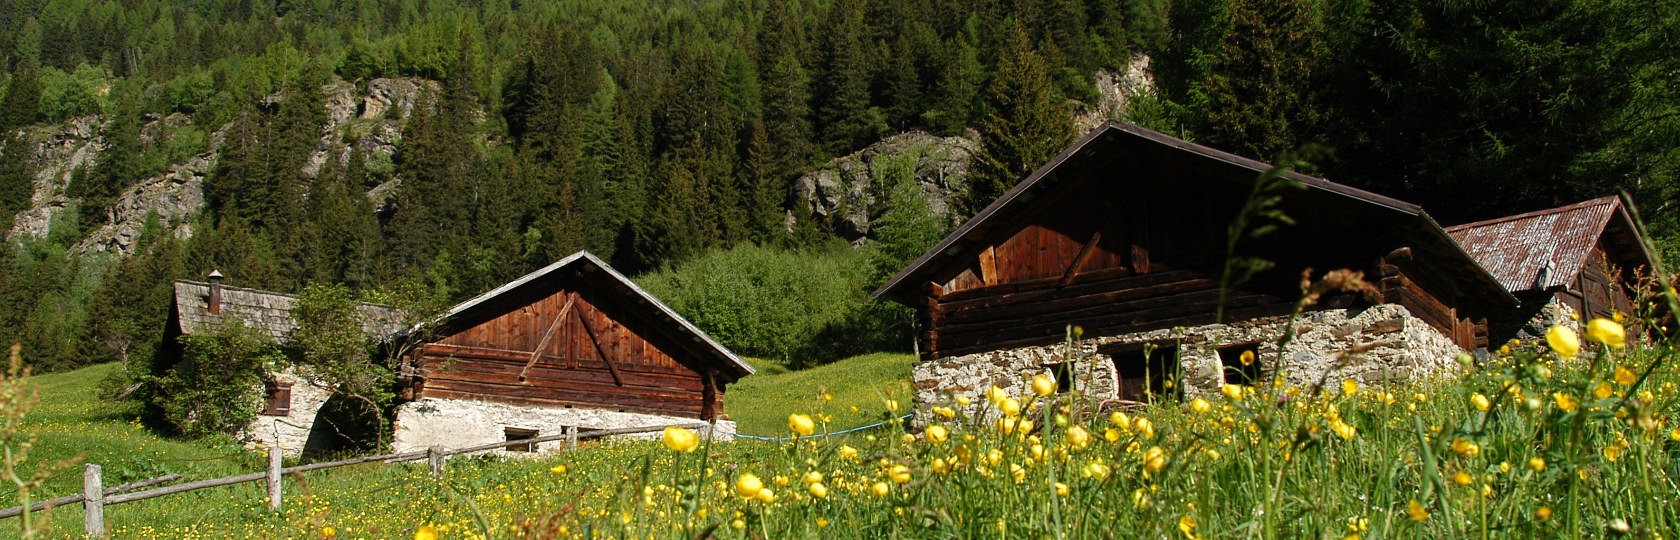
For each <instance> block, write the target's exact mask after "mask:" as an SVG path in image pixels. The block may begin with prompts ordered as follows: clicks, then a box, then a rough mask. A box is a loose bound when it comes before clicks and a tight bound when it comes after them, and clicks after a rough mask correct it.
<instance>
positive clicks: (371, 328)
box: [175, 280, 404, 343]
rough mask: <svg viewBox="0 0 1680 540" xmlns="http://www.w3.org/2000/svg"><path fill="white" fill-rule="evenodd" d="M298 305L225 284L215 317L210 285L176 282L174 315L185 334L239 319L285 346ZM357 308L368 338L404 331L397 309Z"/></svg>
mask: <svg viewBox="0 0 1680 540" xmlns="http://www.w3.org/2000/svg"><path fill="white" fill-rule="evenodd" d="M296 305H297V297H295V296H292V295H288V294H281V293H276V292H269V291H261V290H257V289H246V288H242V287H229V286H227V285H222V306H221V313H220V314H212V313H210V284H209V283H204V282H198V281H185V280H183V281H176V282H175V315H176V317H177V320H179V321H180V325H181V333H182V334H189V335H190V334H196V333H199V332H204V331H209V330H210V329H212V328H214V327H215V326H216V325H218V324H221V322H222V321H223V320H224V319H225V318H227V317H237V318H238V319H239V320H240V321H242V322H243V323H244V324H245V326H246V327H248V328H251V329H253V330H256V331H257V333H259V334H262V335H264V336H267V337H268V338H269V339H272V340H274V342H275V343H286V342H288V341H290V340H291V335H292V331H294V330H296V329H297V321H294V320H292V308H293V307H294V306H296ZM357 309H358V310H359V311H361V315H362V331H363V332H365V333H367V334H368V336H369V337H372V338H374V339H384V338H385V337H386V336H390V335H391V334H394V333H396V332H399V331H401V330H402V329H403V328H404V324H403V316H402V312H401V311H398V310H397V309H396V308H392V307H388V306H381V305H378V304H368V303H363V304H360V305H358V306H357Z"/></svg>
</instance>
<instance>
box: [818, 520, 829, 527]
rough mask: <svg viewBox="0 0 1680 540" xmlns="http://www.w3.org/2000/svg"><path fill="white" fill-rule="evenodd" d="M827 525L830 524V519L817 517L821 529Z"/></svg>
mask: <svg viewBox="0 0 1680 540" xmlns="http://www.w3.org/2000/svg"><path fill="white" fill-rule="evenodd" d="M827 526H828V520H826V519H823V518H817V528H818V529H821V528H823V527H827Z"/></svg>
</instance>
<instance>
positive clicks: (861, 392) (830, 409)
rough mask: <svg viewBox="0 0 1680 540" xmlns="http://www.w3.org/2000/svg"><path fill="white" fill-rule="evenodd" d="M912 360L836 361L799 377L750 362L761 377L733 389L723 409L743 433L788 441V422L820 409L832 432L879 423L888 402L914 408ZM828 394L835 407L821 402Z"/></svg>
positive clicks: (802, 372)
mask: <svg viewBox="0 0 1680 540" xmlns="http://www.w3.org/2000/svg"><path fill="white" fill-rule="evenodd" d="M914 361H915V357H914V356H911V355H907V354H890V353H876V354H867V355H863V356H857V357H852V358H847V359H844V360H839V361H835V362H833V363H829V364H825V365H821V366H817V367H813V368H810V369H805V370H800V371H789V370H788V369H787V368H786V367H784V366H782V365H780V364H776V363H774V362H772V361H768V360H758V359H754V360H752V361H751V363H752V364H753V367H754V368H757V369H758V373H756V374H753V375H748V376H747V377H746V378H744V379H741V380H740V381H737V382H736V383H735V384H732V385H730V386H729V392H728V393H727V394H726V395H725V397H724V409H725V410H726V411H728V413H729V417H730V419H732V420H734V421H735V422H736V425H737V427H738V428H739V429H740V432H741V433H746V434H750V435H762V436H786V435H788V428H787V417H788V414H790V413H793V412H805V413H815V412H818V411H819V409H820V410H822V411H823V412H826V413H827V414H830V415H832V416H833V417H834V418H833V420H832V421H830V422H829V426H830V429H831V430H835V431H838V430H841V429H846V428H851V427H855V426H861V425H864V424H870V423H874V422H879V421H881V420H882V418H883V416H884V408H883V407H882V406H881V404H882V402H883V400H886V399H892V400H896V401H898V402H899V403H901V404H902V406H903V407H904V408H906V409H908V408H909V406H910V400H911V397H912V394H911V392H910V365H911V364H912V363H913V362H914ZM824 390H826V391H827V392H828V393H829V394H830V395H832V396H833V397H834V400H833V401H832V402H828V403H824V402H822V400H821V399H820V396H821V395H822V393H823V391H824Z"/></svg>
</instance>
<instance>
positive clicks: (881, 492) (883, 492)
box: [869, 482, 892, 497]
mask: <svg viewBox="0 0 1680 540" xmlns="http://www.w3.org/2000/svg"><path fill="white" fill-rule="evenodd" d="M869 492H870V493H874V494H875V496H876V497H885V496H887V494H888V493H892V486H889V485H887V483H886V482H876V483H875V485H873V486H869Z"/></svg>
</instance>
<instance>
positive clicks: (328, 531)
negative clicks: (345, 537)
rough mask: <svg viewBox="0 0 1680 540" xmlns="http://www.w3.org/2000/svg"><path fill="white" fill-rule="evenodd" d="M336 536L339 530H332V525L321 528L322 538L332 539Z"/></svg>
mask: <svg viewBox="0 0 1680 540" xmlns="http://www.w3.org/2000/svg"><path fill="white" fill-rule="evenodd" d="M334 536H338V530H337V529H334V528H332V525H328V526H325V527H321V537H323V538H332V537H334Z"/></svg>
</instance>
